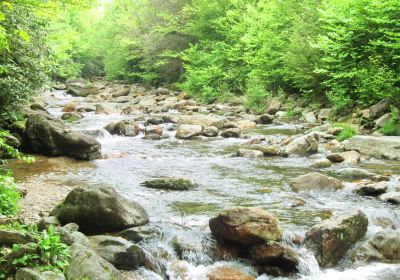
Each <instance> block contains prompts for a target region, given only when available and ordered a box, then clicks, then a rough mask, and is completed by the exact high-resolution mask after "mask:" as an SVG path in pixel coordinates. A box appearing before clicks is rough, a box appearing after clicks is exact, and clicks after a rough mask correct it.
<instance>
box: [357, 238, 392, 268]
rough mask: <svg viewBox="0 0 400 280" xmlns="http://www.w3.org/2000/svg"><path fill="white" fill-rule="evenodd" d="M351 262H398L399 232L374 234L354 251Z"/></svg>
mask: <svg viewBox="0 0 400 280" xmlns="http://www.w3.org/2000/svg"><path fill="white" fill-rule="evenodd" d="M352 259H353V261H355V262H361V263H363V264H364V263H370V262H384V263H399V262H400V232H398V231H394V230H384V231H381V232H378V233H376V234H374V235H373V236H372V237H371V238H370V239H368V240H367V241H366V242H365V243H364V244H362V245H361V246H360V247H358V248H357V249H356V251H355V252H354V254H353V257H352Z"/></svg>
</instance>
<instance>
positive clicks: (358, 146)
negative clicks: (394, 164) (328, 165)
mask: <svg viewBox="0 0 400 280" xmlns="http://www.w3.org/2000/svg"><path fill="white" fill-rule="evenodd" d="M399 147H400V137H399V136H382V137H377V136H365V135H356V136H354V137H352V138H350V139H348V140H346V141H344V142H343V148H344V149H345V150H347V151H350V150H354V151H358V152H360V153H361V154H364V155H368V156H371V157H375V158H383V159H391V160H400V149H399Z"/></svg>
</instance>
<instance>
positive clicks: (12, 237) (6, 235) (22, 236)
mask: <svg viewBox="0 0 400 280" xmlns="http://www.w3.org/2000/svg"><path fill="white" fill-rule="evenodd" d="M30 242H38V238H37V237H35V236H34V235H32V234H30V233H28V232H24V231H19V230H13V229H0V246H11V245H13V244H26V243H30Z"/></svg>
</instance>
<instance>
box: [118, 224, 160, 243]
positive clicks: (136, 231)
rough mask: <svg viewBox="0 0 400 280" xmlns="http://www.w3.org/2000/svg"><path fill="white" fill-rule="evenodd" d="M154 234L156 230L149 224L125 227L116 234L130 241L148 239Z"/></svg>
mask: <svg viewBox="0 0 400 280" xmlns="http://www.w3.org/2000/svg"><path fill="white" fill-rule="evenodd" d="M154 234H156V230H155V229H154V228H151V227H149V226H139V227H132V228H128V229H125V230H123V231H121V232H119V233H118V234H117V236H119V237H122V238H124V239H126V240H128V241H131V242H135V243H137V242H140V241H142V240H145V239H148V238H150V237H151V236H153V235H154Z"/></svg>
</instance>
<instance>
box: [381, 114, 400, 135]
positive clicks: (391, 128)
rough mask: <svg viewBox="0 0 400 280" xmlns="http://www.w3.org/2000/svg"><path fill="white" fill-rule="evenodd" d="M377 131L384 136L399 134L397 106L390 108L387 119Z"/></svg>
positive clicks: (399, 124)
mask: <svg viewBox="0 0 400 280" xmlns="http://www.w3.org/2000/svg"><path fill="white" fill-rule="evenodd" d="M379 132H380V133H382V134H383V135H386V136H400V116H399V110H398V109H397V108H392V112H391V114H390V119H389V121H388V122H387V123H386V124H385V125H384V126H383V127H382V128H381V129H379Z"/></svg>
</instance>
